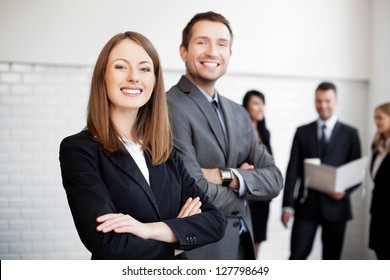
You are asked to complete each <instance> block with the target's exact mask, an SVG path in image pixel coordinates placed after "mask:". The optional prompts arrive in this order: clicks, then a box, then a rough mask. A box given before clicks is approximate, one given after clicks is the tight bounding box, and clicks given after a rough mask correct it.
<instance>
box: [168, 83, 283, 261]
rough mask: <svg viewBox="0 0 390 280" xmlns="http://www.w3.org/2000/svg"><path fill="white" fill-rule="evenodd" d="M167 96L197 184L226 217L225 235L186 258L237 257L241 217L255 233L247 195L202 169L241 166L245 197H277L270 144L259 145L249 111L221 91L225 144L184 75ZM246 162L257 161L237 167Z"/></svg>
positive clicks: (279, 182)
mask: <svg viewBox="0 0 390 280" xmlns="http://www.w3.org/2000/svg"><path fill="white" fill-rule="evenodd" d="M167 96H168V104H169V111H170V118H171V122H172V128H173V135H174V146H175V148H176V150H177V151H178V153H179V155H180V157H181V158H182V159H183V161H184V164H185V166H186V168H187V170H188V172H189V173H190V175H191V176H192V177H193V178H195V180H196V183H197V184H198V186H200V187H201V188H202V189H203V190H204V191H205V192H206V194H207V195H208V196H209V198H210V199H211V201H212V202H213V203H214V205H215V206H216V207H217V208H218V209H219V210H220V211H221V212H222V213H223V214H224V215H225V216H226V217H227V220H228V225H227V228H226V232H225V237H224V238H223V239H222V240H221V241H219V242H218V243H215V244H210V245H207V246H204V247H202V248H199V249H196V250H194V251H193V252H192V253H193V254H191V252H188V256H189V257H190V258H200V259H236V258H237V248H238V242H239V230H240V226H239V225H240V223H239V221H240V218H242V219H243V220H244V221H245V223H246V225H247V227H248V229H249V230H250V231H251V235H252V236H253V234H252V225H251V220H250V212H249V207H248V205H247V203H246V202H245V199H244V198H242V197H239V196H238V194H237V192H236V191H233V190H232V189H231V188H228V187H224V186H218V185H214V184H211V183H208V182H207V180H206V179H205V178H204V176H203V173H202V170H201V168H216V167H229V168H237V169H236V170H237V171H238V172H239V173H240V174H241V175H242V177H243V179H244V181H245V184H246V187H247V192H246V195H245V198H247V199H255V200H270V199H271V198H274V197H276V196H277V195H278V194H279V192H280V191H281V189H282V187H283V179H282V175H281V173H280V171H279V169H278V168H277V167H276V166H275V163H274V160H273V158H272V156H271V155H270V154H269V153H268V152H267V149H266V147H265V146H264V145H260V144H259V143H258V141H257V139H256V136H255V134H254V132H253V128H252V124H251V122H250V119H249V115H248V113H247V111H246V110H245V109H244V108H243V107H242V106H241V105H238V104H237V103H234V102H233V101H231V100H229V99H227V98H224V97H223V96H221V95H219V102H220V105H221V107H222V111H223V115H224V118H225V125H226V130H227V134H228V147H226V146H225V142H224V137H223V131H222V129H221V126H220V123H219V119H218V116H217V114H216V112H215V110H214V109H213V107H212V104H210V103H209V102H208V100H207V99H206V98H205V97H204V96H203V94H202V93H201V92H200V90H199V89H198V88H197V87H196V86H195V85H194V84H193V83H192V82H191V81H190V80H188V79H187V78H186V77H184V76H183V77H182V78H181V79H180V81H179V83H178V84H177V85H175V86H174V87H172V88H171V89H170V90H169V91H168V93H167ZM244 162H248V163H250V164H253V165H254V166H255V169H253V170H241V169H239V167H240V165H241V164H242V163H244Z"/></svg>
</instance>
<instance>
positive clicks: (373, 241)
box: [369, 153, 390, 256]
mask: <svg viewBox="0 0 390 280" xmlns="http://www.w3.org/2000/svg"><path fill="white" fill-rule="evenodd" d="M377 155H378V154H377V153H375V154H373V156H372V163H373V162H374V160H375V158H376V157H377ZM372 163H371V170H372ZM389 171H390V154H387V155H386V157H385V158H384V159H383V161H382V163H381V165H380V167H379V169H378V171H377V173H376V176H375V178H373V180H374V189H373V190H372V198H371V206H370V214H371V222H370V238H369V247H370V248H371V249H373V250H375V251H376V252H377V253H380V254H383V255H386V256H389V255H390V241H389V236H390V230H389V222H388V221H389V214H388V212H389V211H388V204H389V197H390V173H389Z"/></svg>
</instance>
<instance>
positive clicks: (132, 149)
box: [123, 139, 150, 186]
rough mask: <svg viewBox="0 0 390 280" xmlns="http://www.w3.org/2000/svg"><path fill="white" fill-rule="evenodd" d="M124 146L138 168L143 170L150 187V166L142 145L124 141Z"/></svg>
mask: <svg viewBox="0 0 390 280" xmlns="http://www.w3.org/2000/svg"><path fill="white" fill-rule="evenodd" d="M123 145H125V147H126V149H127V151H128V152H129V154H130V155H131V157H132V158H133V159H134V161H135V163H136V164H137V166H138V168H139V169H140V170H141V172H142V175H144V177H145V180H146V182H148V185H149V186H150V182H149V169H148V166H147V165H146V160H145V155H144V150H143V149H142V146H141V145H140V144H135V143H133V142H132V141H130V140H127V139H123Z"/></svg>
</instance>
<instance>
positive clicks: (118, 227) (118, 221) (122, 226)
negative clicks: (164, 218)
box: [96, 213, 149, 239]
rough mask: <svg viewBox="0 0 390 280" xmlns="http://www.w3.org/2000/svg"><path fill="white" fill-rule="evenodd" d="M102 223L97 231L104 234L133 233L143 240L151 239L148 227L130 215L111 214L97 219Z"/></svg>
mask: <svg viewBox="0 0 390 280" xmlns="http://www.w3.org/2000/svg"><path fill="white" fill-rule="evenodd" d="M96 221H97V222H99V223H101V224H100V225H99V226H98V227H97V228H96V229H97V230H98V231H101V232H103V233H107V232H110V231H114V232H116V233H131V234H134V235H136V236H138V237H141V238H143V239H148V238H149V232H148V227H147V226H146V224H143V223H141V222H139V221H138V220H136V219H134V218H133V217H131V216H130V215H124V214H122V213H119V214H116V213H109V214H106V215H103V216H100V217H98V218H97V219H96Z"/></svg>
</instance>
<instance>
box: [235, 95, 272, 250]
mask: <svg viewBox="0 0 390 280" xmlns="http://www.w3.org/2000/svg"><path fill="white" fill-rule="evenodd" d="M242 105H243V106H244V107H245V109H247V110H248V112H249V116H250V119H251V121H252V125H253V130H254V132H255V135H256V137H257V140H258V141H259V143H261V144H264V145H265V146H266V147H267V150H268V152H269V153H270V154H271V155H272V149H271V142H270V138H271V135H270V133H269V131H268V129H267V126H266V123H265V117H264V109H265V108H264V107H265V96H264V94H263V93H261V92H260V91H257V90H250V91H248V92H247V93H246V94H245V96H244V99H243V101H242ZM270 202H271V200H267V201H254V200H249V207H250V209H251V217H252V227H253V237H254V241H255V252H256V257H258V255H259V249H260V243H261V242H263V241H265V240H266V239H267V223H268V216H269V207H270Z"/></svg>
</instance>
